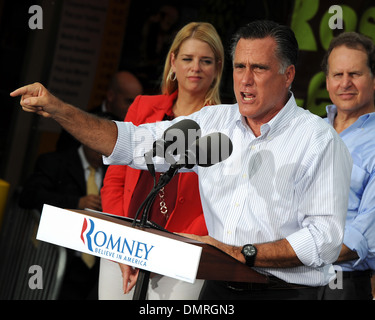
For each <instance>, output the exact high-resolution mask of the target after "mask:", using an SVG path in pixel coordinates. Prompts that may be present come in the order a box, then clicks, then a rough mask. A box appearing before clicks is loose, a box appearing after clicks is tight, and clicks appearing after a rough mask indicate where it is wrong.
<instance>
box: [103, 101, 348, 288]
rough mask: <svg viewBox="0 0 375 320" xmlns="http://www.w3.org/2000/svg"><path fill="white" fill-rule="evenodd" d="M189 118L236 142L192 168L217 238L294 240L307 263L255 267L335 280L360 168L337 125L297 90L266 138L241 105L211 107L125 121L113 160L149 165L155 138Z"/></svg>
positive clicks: (308, 281) (295, 278) (293, 277)
mask: <svg viewBox="0 0 375 320" xmlns="http://www.w3.org/2000/svg"><path fill="white" fill-rule="evenodd" d="M184 118H189V119H192V120H195V121H196V122H197V123H198V124H199V125H200V127H201V130H202V136H204V135H206V134H208V133H211V132H216V131H218V132H222V133H224V134H226V135H228V136H229V138H230V139H231V140H232V142H233V153H232V155H231V156H230V157H229V158H228V159H226V160H225V161H222V162H220V163H218V164H216V165H214V166H211V167H208V168H204V167H200V166H195V167H194V168H193V169H192V170H194V171H195V172H197V174H198V176H199V187H200V194H201V200H202V206H203V210H204V214H205V219H206V224H207V228H208V231H209V234H210V236H212V237H213V238H215V239H217V240H219V241H221V242H223V243H226V244H229V245H234V246H242V245H244V244H247V243H254V244H256V243H265V242H271V241H277V240H280V239H284V238H286V239H287V240H288V241H289V243H290V244H291V246H292V247H293V249H294V251H295V252H296V254H297V256H298V258H299V259H300V261H301V262H302V263H303V266H300V267H296V268H255V269H256V270H257V271H259V272H261V273H265V274H271V275H274V276H276V277H278V278H280V279H283V280H285V281H287V282H290V283H297V284H304V285H310V286H318V285H325V284H327V283H328V282H329V280H330V278H331V277H332V275H333V267H332V265H331V264H332V263H333V262H334V261H335V260H336V259H337V257H338V255H339V252H340V249H341V245H342V240H343V233H344V224H345V218H346V212H347V206H348V193H349V184H350V173H351V168H352V162H351V157H350V154H349V152H348V150H347V148H346V146H345V144H344V143H343V141H342V140H341V139H340V137H339V136H338V134H337V133H336V132H335V130H334V129H333V128H332V127H331V126H330V125H329V124H328V123H326V122H325V121H324V120H323V119H321V118H320V117H318V116H315V115H313V114H311V113H310V112H309V111H307V110H304V109H302V108H299V107H298V106H297V105H296V102H295V99H294V97H293V95H292V96H291V98H290V99H289V101H288V102H287V104H286V105H285V106H284V108H283V109H282V110H281V111H280V112H279V113H278V114H277V115H276V116H275V117H274V118H273V119H272V120H271V121H269V122H268V123H266V124H264V125H262V127H261V135H260V136H259V137H255V136H254V134H253V132H252V131H251V129H250V128H249V127H248V126H247V124H246V121H245V119H244V118H243V117H242V116H241V115H240V113H239V109H238V105H237V104H234V105H219V106H208V107H205V108H203V109H201V110H200V111H198V112H196V113H194V114H192V115H190V116H189V117H180V118H177V119H174V120H173V121H172V122H159V123H153V124H146V125H141V126H140V127H138V128H137V127H135V126H133V125H132V124H130V123H121V122H117V127H118V140H117V143H116V146H115V148H114V151H113V153H112V154H111V155H110V156H109V157H107V158H104V161H105V163H106V164H127V165H131V166H134V167H137V168H143V169H145V165H144V159H143V155H144V153H145V152H146V151H148V150H150V149H151V147H152V143H153V141H154V140H156V139H159V138H160V136H161V135H162V133H163V132H164V131H165V129H166V128H167V127H169V126H170V125H171V124H173V123H175V122H177V121H180V120H182V119H184ZM140 146H142V147H140ZM167 168H168V167H166V166H161V167H159V168H157V169H158V170H159V171H165V170H166V169H167Z"/></svg>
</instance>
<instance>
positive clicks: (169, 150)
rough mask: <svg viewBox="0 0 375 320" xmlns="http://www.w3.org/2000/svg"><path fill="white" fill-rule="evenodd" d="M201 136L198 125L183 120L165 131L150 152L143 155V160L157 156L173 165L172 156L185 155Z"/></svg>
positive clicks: (173, 159)
mask: <svg viewBox="0 0 375 320" xmlns="http://www.w3.org/2000/svg"><path fill="white" fill-rule="evenodd" d="M200 136H201V131H200V127H199V125H198V124H197V123H196V122H195V121H193V120H190V119H184V120H181V121H179V122H177V123H175V124H174V125H173V126H171V127H169V128H168V129H166V130H165V131H164V133H163V135H162V137H161V138H160V139H158V140H156V141H155V142H154V144H153V148H152V150H150V151H148V152H146V153H145V158H146V159H147V160H150V159H151V158H152V157H155V156H159V157H162V158H165V159H166V161H167V162H168V163H175V162H176V160H175V158H174V156H177V155H180V156H181V155H182V156H183V155H185V153H186V150H187V149H188V148H189V146H190V145H191V144H192V143H193V142H194V141H195V140H197V139H198V138H200Z"/></svg>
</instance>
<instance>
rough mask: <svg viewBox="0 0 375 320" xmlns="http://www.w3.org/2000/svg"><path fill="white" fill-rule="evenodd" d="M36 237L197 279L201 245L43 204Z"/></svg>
mask: <svg viewBox="0 0 375 320" xmlns="http://www.w3.org/2000/svg"><path fill="white" fill-rule="evenodd" d="M37 239H38V240H42V241H46V242H49V243H52V244H56V245H59V246H63V247H66V248H70V249H73V250H76V251H80V252H85V253H89V254H92V255H95V256H98V257H101V258H106V259H109V260H112V261H116V262H120V263H124V264H127V265H131V266H133V267H136V268H140V269H144V270H147V271H150V272H155V273H158V274H162V275H165V276H168V277H171V278H175V279H179V280H183V281H186V282H190V283H194V281H195V279H196V276H197V271H198V267H199V262H200V257H201V252H202V248H201V247H199V246H195V245H192V244H188V243H185V242H182V241H178V240H174V239H170V238H167V237H163V236H160V235H156V234H153V233H149V232H146V231H142V230H139V229H135V228H132V227H127V226H124V225H121V224H117V223H114V222H110V221H106V220H102V219H99V218H95V217H92V216H90V215H85V214H82V213H78V212H74V211H70V210H65V209H61V208H57V207H53V206H50V205H44V208H43V212H42V216H41V220H40V224H39V229H38V234H37Z"/></svg>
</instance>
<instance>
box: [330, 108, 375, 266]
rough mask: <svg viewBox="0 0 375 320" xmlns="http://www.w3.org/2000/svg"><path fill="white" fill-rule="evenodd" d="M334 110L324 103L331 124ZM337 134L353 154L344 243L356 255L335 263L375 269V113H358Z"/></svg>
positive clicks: (335, 110)
mask: <svg viewBox="0 0 375 320" xmlns="http://www.w3.org/2000/svg"><path fill="white" fill-rule="evenodd" d="M336 114H337V108H336V106H335V105H330V106H327V118H326V120H327V121H328V122H329V123H330V124H331V125H333V121H334V119H335V116H336ZM340 137H341V138H342V139H343V141H344V142H345V144H346V146H347V147H348V149H349V152H350V153H351V155H352V158H353V171H352V178H351V183H350V192H349V205H348V214H347V218H346V225H345V233H344V244H345V245H346V246H347V247H348V248H349V249H351V250H353V251H356V252H357V254H358V256H359V259H357V260H354V261H347V262H343V263H340V264H339V265H338V266H339V267H341V270H343V271H353V270H369V269H372V270H375V113H368V114H364V115H362V116H360V117H359V118H358V120H357V121H356V122H355V123H353V124H352V125H351V126H350V127H348V128H346V129H345V130H344V131H342V132H341V133H340ZM337 269H339V268H337Z"/></svg>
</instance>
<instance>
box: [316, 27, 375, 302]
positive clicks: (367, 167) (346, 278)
mask: <svg viewBox="0 0 375 320" xmlns="http://www.w3.org/2000/svg"><path fill="white" fill-rule="evenodd" d="M322 65H323V69H324V71H325V73H326V83H327V90H328V92H329V95H330V98H331V101H332V102H333V103H334V104H333V105H330V106H328V107H327V121H328V122H329V123H330V124H331V125H332V126H333V127H334V128H335V130H336V131H337V132H338V133H339V134H340V136H341V138H342V139H343V141H344V142H345V144H346V145H347V147H348V149H349V151H350V153H351V155H352V158H353V171H352V178H351V184H350V193H349V205H348V214H347V219H346V226H345V234H344V243H343V247H342V250H341V253H340V256H339V258H338V260H337V262H336V264H335V269H336V270H337V280H336V281H335V282H333V283H330V285H329V286H327V287H326V288H325V294H324V299H327V300H328V299H372V294H371V282H370V277H371V272H372V270H375V107H374V90H375V78H374V75H375V46H374V44H373V42H372V41H371V40H370V39H369V38H367V37H365V36H363V35H360V34H358V33H355V32H346V33H342V34H340V35H339V36H338V37H336V38H334V39H333V40H332V42H331V45H330V47H329V48H328V51H327V54H326V57H325V59H324V60H323V64H322Z"/></svg>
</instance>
